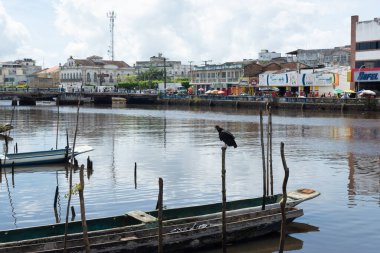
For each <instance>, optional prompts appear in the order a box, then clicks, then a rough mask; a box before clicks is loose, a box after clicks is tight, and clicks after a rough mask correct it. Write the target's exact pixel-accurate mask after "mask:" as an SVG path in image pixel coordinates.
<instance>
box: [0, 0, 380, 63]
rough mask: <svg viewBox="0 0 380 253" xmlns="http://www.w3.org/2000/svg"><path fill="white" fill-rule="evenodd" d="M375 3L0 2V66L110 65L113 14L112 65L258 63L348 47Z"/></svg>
mask: <svg viewBox="0 0 380 253" xmlns="http://www.w3.org/2000/svg"><path fill="white" fill-rule="evenodd" d="M378 1H379V0H360V1H359V0H358V1H357V0H106V1H105V0H0V30H1V33H0V62H3V61H11V60H16V59H22V58H32V59H35V60H36V61H37V64H38V65H42V66H43V67H52V66H56V65H58V64H59V63H65V62H66V60H67V58H68V57H70V56H73V57H74V58H86V57H88V56H92V55H98V56H101V57H103V58H104V59H110V56H109V54H108V50H109V46H110V41H111V36H110V29H109V18H108V17H107V13H108V12H109V11H112V10H113V11H114V12H115V13H116V19H115V28H114V34H115V37H114V43H115V44H114V53H115V60H123V61H125V62H127V63H128V64H130V65H133V64H134V63H135V62H136V61H141V60H149V57H151V56H153V55H157V54H158V53H159V52H161V53H163V55H164V56H166V57H168V58H169V59H170V60H180V61H182V63H183V64H188V62H189V61H193V64H196V65H201V64H202V61H205V60H212V63H223V62H226V61H239V60H242V59H256V58H257V57H258V52H259V51H260V50H261V49H268V50H270V51H275V52H279V53H281V54H282V55H285V53H287V52H290V51H292V50H296V49H315V48H332V47H335V46H343V45H348V44H349V43H350V20H351V16H352V15H359V20H372V19H373V18H374V17H380V14H379V10H378V6H379V2H378Z"/></svg>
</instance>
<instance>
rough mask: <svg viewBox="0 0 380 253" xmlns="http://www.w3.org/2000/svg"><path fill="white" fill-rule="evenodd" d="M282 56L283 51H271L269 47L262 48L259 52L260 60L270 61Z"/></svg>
mask: <svg viewBox="0 0 380 253" xmlns="http://www.w3.org/2000/svg"><path fill="white" fill-rule="evenodd" d="M279 57H281V53H276V52H269V51H268V50H267V49H262V50H261V52H260V53H259V59H258V60H259V61H270V60H272V59H274V58H279Z"/></svg>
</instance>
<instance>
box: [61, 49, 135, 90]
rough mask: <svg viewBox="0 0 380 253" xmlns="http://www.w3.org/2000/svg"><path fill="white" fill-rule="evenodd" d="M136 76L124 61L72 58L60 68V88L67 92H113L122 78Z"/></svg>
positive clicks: (100, 58)
mask: <svg viewBox="0 0 380 253" xmlns="http://www.w3.org/2000/svg"><path fill="white" fill-rule="evenodd" d="M132 74H134V69H133V68H132V67H130V66H129V65H128V64H127V63H125V62H124V61H108V60H103V58H102V57H99V56H91V57H88V58H86V59H74V58H73V57H70V58H69V59H68V60H67V62H66V63H65V64H64V65H62V66H60V79H61V80H60V83H61V85H60V87H61V88H62V89H63V90H64V91H66V92H75V91H79V90H80V89H81V88H83V89H84V90H87V91H99V92H104V91H111V90H114V89H115V88H116V87H117V83H118V81H119V80H120V79H121V77H122V76H128V75H132Z"/></svg>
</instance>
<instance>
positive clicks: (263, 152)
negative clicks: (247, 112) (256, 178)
mask: <svg viewBox="0 0 380 253" xmlns="http://www.w3.org/2000/svg"><path fill="white" fill-rule="evenodd" d="M263 129H264V126H263V111H262V110H260V137H261V154H262V160H263V202H262V206H261V209H262V210H265V198H266V194H265V192H266V188H267V187H266V179H265V177H266V172H265V171H266V169H265V151H264V130H263Z"/></svg>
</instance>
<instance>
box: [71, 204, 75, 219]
mask: <svg viewBox="0 0 380 253" xmlns="http://www.w3.org/2000/svg"><path fill="white" fill-rule="evenodd" d="M74 219H75V209H74V206H71V221H73V220H74Z"/></svg>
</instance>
